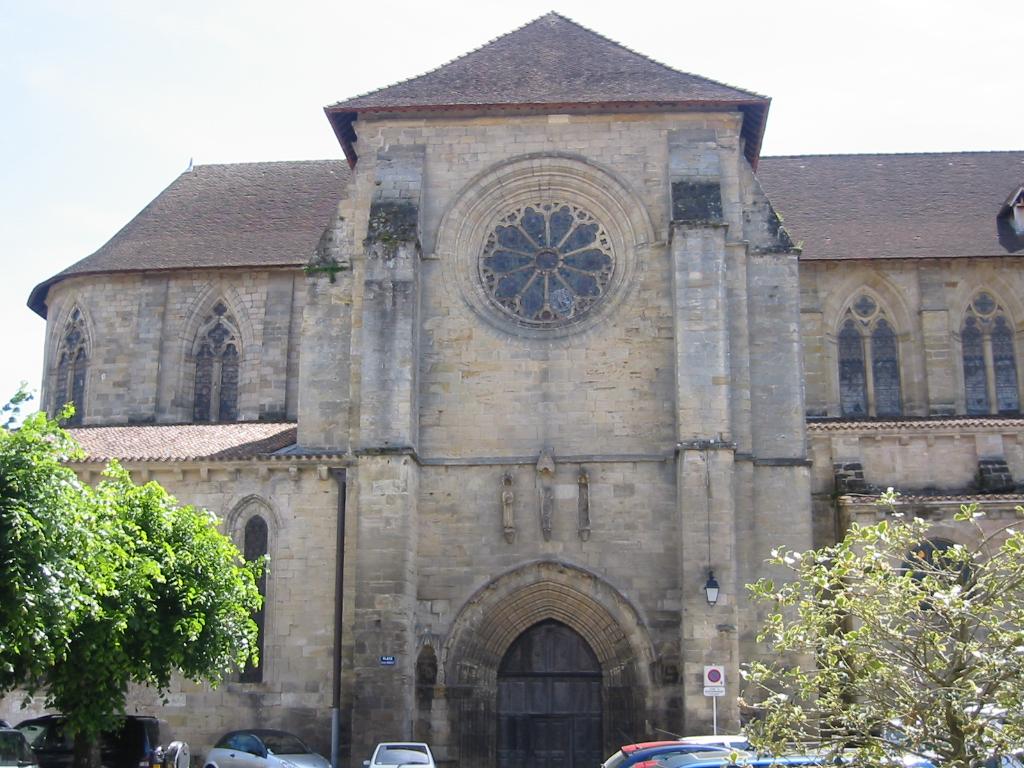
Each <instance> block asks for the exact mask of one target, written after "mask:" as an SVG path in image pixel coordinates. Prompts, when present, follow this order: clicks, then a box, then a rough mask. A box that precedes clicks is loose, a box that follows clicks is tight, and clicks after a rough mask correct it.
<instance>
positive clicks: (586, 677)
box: [497, 621, 604, 768]
mask: <svg viewBox="0 0 1024 768" xmlns="http://www.w3.org/2000/svg"><path fill="white" fill-rule="evenodd" d="M601 721H602V706H601V665H600V663H599V662H598V660H597V657H596V656H595V655H594V652H593V651H592V650H591V648H590V646H589V645H587V642H586V641H585V640H584V639H583V638H582V637H581V636H580V635H579V634H577V633H576V632H575V631H573V630H572V629H570V628H569V627H567V626H565V625H564V624H561V623H559V622H557V621H545V622H541V623H540V624H535V625H534V626H533V627H531V628H530V629H528V630H526V631H525V632H524V633H523V634H522V635H520V636H519V637H518V638H517V639H516V641H515V642H514V643H513V644H512V646H511V647H510V648H509V650H508V652H507V653H506V654H505V658H504V659H502V662H501V666H500V667H499V669H498V734H497V735H498V744H497V758H498V768H596V766H599V765H600V764H601V761H602V760H603V759H604V757H603V755H602V739H601Z"/></svg>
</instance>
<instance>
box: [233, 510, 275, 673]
mask: <svg viewBox="0 0 1024 768" xmlns="http://www.w3.org/2000/svg"><path fill="white" fill-rule="evenodd" d="M267 539H268V530H267V521H266V520H264V519H263V518H262V517H260V516H259V515H253V516H252V517H250V518H249V521H248V522H247V523H246V524H245V541H244V544H243V552H244V555H245V559H246V560H247V561H250V562H251V561H253V560H259V559H260V558H262V557H264V556H266V554H267ZM256 587H257V589H259V591H260V596H261V597H262V598H263V602H262V603H261V604H260V607H259V610H257V611H256V612H255V613H254V614H253V616H252V619H253V621H255V622H256V629H257V637H256V648H257V650H258V651H259V657H260V663H259V664H258V665H255V664H253V663H252V661H251V660H250V662H249V663H248V664H246V666H245V669H243V670H242V673H241V675H240V677H239V679H240V680H241V682H243V683H260V682H263V667H264V663H263V648H264V645H265V644H264V642H263V640H264V633H265V632H264V631H265V627H266V603H267V572H266V568H265V567H264V570H263V572H262V573H261V574H260V578H259V580H258V581H257V582H256Z"/></svg>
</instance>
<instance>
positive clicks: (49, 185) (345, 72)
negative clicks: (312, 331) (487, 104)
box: [0, 0, 1024, 402]
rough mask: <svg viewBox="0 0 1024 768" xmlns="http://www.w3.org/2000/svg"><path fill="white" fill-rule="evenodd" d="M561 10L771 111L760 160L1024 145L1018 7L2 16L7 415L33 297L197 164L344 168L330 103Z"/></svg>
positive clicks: (483, 4)
mask: <svg viewBox="0 0 1024 768" xmlns="http://www.w3.org/2000/svg"><path fill="white" fill-rule="evenodd" d="M552 10H554V11H558V12H559V13H561V14H563V15H565V16H568V17H569V18H571V19H573V20H575V21H577V22H579V23H580V24H583V25H584V26H586V27H589V28H590V29H593V30H595V31H597V32H600V33H601V34H603V35H605V36H607V37H610V38H612V39H613V40H616V41H618V42H620V43H622V44H624V45H626V46H628V47H630V48H632V49H634V50H636V51H639V52H641V53H644V54H645V55H647V56H650V57H652V58H654V59H657V60H659V61H661V62H663V63H665V64H668V65H670V66H672V67H675V68H676V69H680V70H683V71H685V72H691V73H694V74H699V75H703V76H706V77H710V78H712V79H715V80H719V81H721V82H725V83H728V84H730V85H735V86H738V87H740V88H744V89H747V90H752V91H755V92H758V93H761V94H764V95H767V96H770V97H771V98H772V105H771V109H770V111H769V115H768V127H767V132H766V135H765V141H764V145H763V147H762V154H765V155H780V154H821V153H829V154H833V153H864V152H935V151H963V150H972V151H979V150H1006V149H1017V150H1021V149H1024V80H1022V78H1021V73H1020V65H1019V58H1020V57H1019V51H1020V45H1021V43H1020V22H1021V18H1020V9H1019V7H1016V6H1015V5H1014V3H1012V2H1006V1H1005V0H999V1H998V2H997V1H996V0H973V1H972V2H964V1H963V0H958V1H957V2H951V1H947V0H929V1H928V2H924V1H919V0H887V1H886V2H879V1H877V0H858V1H857V2H854V3H849V2H841V3H840V2H834V0H814V1H813V2H803V1H799V2H797V1H793V2H789V1H788V0H774V2H767V1H766V0H729V2H708V1H706V0H705V2H700V3H697V2H691V1H690V0H676V1H675V2H664V1H662V2H654V1H653V0H630V1H629V2H622V0H616V1H615V2H606V1H605V0H589V1H585V0H562V1H561V2H559V1H558V0H540V1H539V2H536V1H535V0H519V2H516V3H500V2H490V0H477V2H471V3H470V2H456V1H455V0H433V2H429V3H427V2H394V1H392V2H387V0H383V1H381V2H375V3H367V2H364V3H353V2H339V1H335V2H314V1H313V0H289V2H281V1H280V0H279V1H278V2H263V0H173V2H166V1H164V2H153V1H151V0H130V1H128V2H116V1H114V0H89V2H84V1H82V2H77V1H76V0H64V2H57V1H56V0H0V110H2V111H0V150H2V160H0V259H2V264H3V273H2V279H0V349H2V350H3V354H2V355H0V402H4V401H6V400H7V398H8V397H9V396H10V395H11V394H13V393H14V391H15V390H16V389H17V388H18V385H19V383H20V382H22V381H24V382H27V383H28V385H29V388H30V389H38V387H39V384H40V380H41V377H42V370H43V361H42V353H43V332H44V330H45V323H44V321H43V320H42V319H41V318H40V317H38V316H37V315H35V314H34V313H33V312H32V311H31V310H29V309H28V308H27V307H26V305H25V302H26V300H27V299H28V295H29V293H30V291H31V290H32V287H33V286H34V285H36V284H37V283H39V282H42V281H43V280H45V279H47V278H48V277H50V276H52V275H53V274H55V273H57V272H59V271H60V270H62V269H64V268H65V267H67V266H69V265H70V264H72V263H74V262H76V261H78V260H79V259H81V258H84V257H85V256H87V255H89V254H90V253H92V252H93V251H95V250H96V249H97V248H99V247H100V246H101V245H102V244H103V243H104V242H106V241H107V240H108V239H109V238H110V237H112V236H113V235H114V234H115V233H116V232H117V231H118V230H119V229H120V228H121V227H122V226H124V224H126V223H127V222H128V221H129V220H130V219H131V218H132V217H133V216H134V215H135V214H136V213H137V212H138V211H139V210H141V209H142V208H143V207H144V206H145V205H146V204H147V203H148V202H149V201H150V200H152V199H153V198H154V197H155V196H156V195H157V194H159V192H160V191H161V190H162V189H164V188H165V187H166V186H167V185H169V184H170V183H171V182H172V181H173V180H174V179H175V178H176V177H177V176H178V175H179V174H180V173H182V172H183V171H184V170H185V169H186V168H187V167H188V164H189V161H190V160H192V161H194V162H195V163H196V164H197V165H198V164H207V163H234V162H252V161H268V160H303V159H322V158H340V157H341V156H342V153H341V149H340V147H339V146H338V144H337V141H336V140H335V138H334V134H333V132H332V131H331V128H330V126H329V125H328V123H327V119H326V118H325V117H324V114H323V107H324V106H325V105H327V104H330V103H333V102H336V101H340V100H342V99H344V98H347V97H350V96H354V95H356V94H360V93H364V92H366V91H370V90H374V89H376V88H379V87H382V86H384V85H388V84H390V83H393V82H396V81H399V80H402V79H405V78H408V77H412V76H415V75H418V74H421V73H422V72H424V71H427V70H429V69H433V68H434V67H436V66H438V65H440V64H443V63H444V62H446V61H449V60H451V59H452V58H455V57H457V56H459V55H461V54H462V53H465V52H467V51H469V50H472V49H473V48H476V47H479V46H480V45H482V44H484V43H486V42H487V41H489V40H491V39H493V38H495V37H497V36H499V35H502V34H504V33H505V32H508V31H511V30H512V29H514V28H516V27H519V26H521V25H523V24H525V23H527V22H528V21H530V20H532V19H534V18H536V17H537V16H540V15H543V14H544V13H547V12H549V11H552ZM1022 181H1024V180H1022ZM312 245H313V244H311V247H312Z"/></svg>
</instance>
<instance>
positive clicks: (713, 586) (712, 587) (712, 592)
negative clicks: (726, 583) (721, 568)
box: [704, 568, 719, 606]
mask: <svg viewBox="0 0 1024 768" xmlns="http://www.w3.org/2000/svg"><path fill="white" fill-rule="evenodd" d="M718 592H719V587H718V580H717V579H716V578H715V572H714V571H712V570H711V569H710V568H709V569H708V580H707V581H705V582H704V594H705V595H706V596H707V599H708V605H710V606H714V604H715V603H717V602H718Z"/></svg>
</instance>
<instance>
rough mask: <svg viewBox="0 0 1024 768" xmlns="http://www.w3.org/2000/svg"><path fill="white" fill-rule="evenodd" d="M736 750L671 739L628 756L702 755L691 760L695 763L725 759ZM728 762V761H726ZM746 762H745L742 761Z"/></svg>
mask: <svg viewBox="0 0 1024 768" xmlns="http://www.w3.org/2000/svg"><path fill="white" fill-rule="evenodd" d="M734 751H736V750H730V749H726V748H724V747H715V746H711V745H710V744H684V743H682V742H680V741H673V742H670V743H668V744H659V745H658V746H656V747H647V748H646V749H638V750H636V751H635V752H633V753H632V754H631V755H630V756H631V757H636V756H642V757H649V756H652V755H665V754H672V753H673V752H678V753H679V754H681V755H683V754H691V755H703V756H704V757H701V758H699V759H695V760H694V761H693V765H697V764H699V763H701V762H707V761H709V760H716V759H725V758H726V757H728V756H729V755H730V754H732V752H734ZM740 751H741V752H743V754H746V752H744V751H743V750H740ZM727 762H728V761H727ZM744 764H746V763H744Z"/></svg>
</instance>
